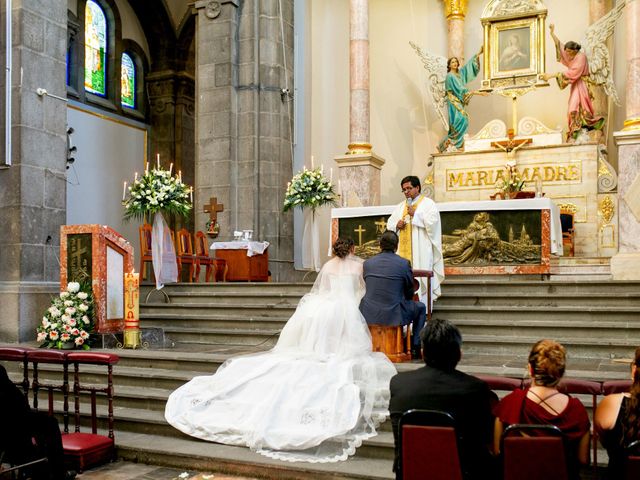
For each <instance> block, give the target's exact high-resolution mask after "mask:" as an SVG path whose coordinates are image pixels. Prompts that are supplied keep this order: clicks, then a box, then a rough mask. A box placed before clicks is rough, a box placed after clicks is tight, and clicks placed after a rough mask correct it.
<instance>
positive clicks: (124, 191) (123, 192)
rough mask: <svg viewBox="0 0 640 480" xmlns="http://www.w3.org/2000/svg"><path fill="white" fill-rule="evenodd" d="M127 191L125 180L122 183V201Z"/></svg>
mask: <svg viewBox="0 0 640 480" xmlns="http://www.w3.org/2000/svg"><path fill="white" fill-rule="evenodd" d="M126 192H127V181H126V180H125V181H124V183H123V184H122V201H123V202H124V197H125V194H126Z"/></svg>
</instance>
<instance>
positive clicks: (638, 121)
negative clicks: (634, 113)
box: [622, 117, 640, 132]
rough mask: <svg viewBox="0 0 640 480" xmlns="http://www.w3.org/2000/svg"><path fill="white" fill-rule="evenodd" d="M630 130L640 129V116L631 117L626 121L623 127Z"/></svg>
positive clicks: (624, 129) (624, 130)
mask: <svg viewBox="0 0 640 480" xmlns="http://www.w3.org/2000/svg"><path fill="white" fill-rule="evenodd" d="M630 130H640V117H637V118H630V119H628V120H625V121H624V127H623V128H622V131H623V132H627V131H630Z"/></svg>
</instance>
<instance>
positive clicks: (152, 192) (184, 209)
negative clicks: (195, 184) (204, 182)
mask: <svg viewBox="0 0 640 480" xmlns="http://www.w3.org/2000/svg"><path fill="white" fill-rule="evenodd" d="M172 168H173V164H171V167H169V170H163V169H162V168H160V162H159V161H158V166H157V167H156V168H152V169H151V170H150V169H149V168H148V167H147V169H146V170H145V172H144V174H143V175H142V176H141V177H140V178H138V173H137V172H136V176H135V177H134V180H133V184H132V185H131V186H130V187H129V196H128V197H127V196H126V193H127V182H125V184H124V187H123V192H122V205H123V206H124V218H125V219H130V218H139V219H144V217H145V215H151V214H154V213H156V212H162V213H168V214H171V215H179V216H186V215H187V214H188V213H189V210H191V208H192V207H193V205H192V203H193V191H192V189H191V187H188V186H187V185H185V184H184V183H182V175H180V174H178V175H176V176H173V175H172V174H171V170H172Z"/></svg>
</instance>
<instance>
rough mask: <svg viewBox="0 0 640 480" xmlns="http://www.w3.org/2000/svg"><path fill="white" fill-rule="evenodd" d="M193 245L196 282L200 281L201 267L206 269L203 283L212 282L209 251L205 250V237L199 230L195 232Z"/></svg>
mask: <svg viewBox="0 0 640 480" xmlns="http://www.w3.org/2000/svg"><path fill="white" fill-rule="evenodd" d="M195 243H196V282H198V281H199V279H200V268H201V267H202V266H203V265H204V266H205V267H206V269H205V275H204V281H205V282H211V281H214V280H215V276H214V270H215V268H214V266H213V259H212V258H211V257H210V256H209V249H208V248H207V237H206V236H205V234H204V232H201V231H200V230H198V231H197V232H196V236H195ZM225 263H226V262H225ZM225 276H226V274H225Z"/></svg>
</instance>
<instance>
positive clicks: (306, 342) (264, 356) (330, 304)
mask: <svg viewBox="0 0 640 480" xmlns="http://www.w3.org/2000/svg"><path fill="white" fill-rule="evenodd" d="M361 272H362V264H361V262H360V261H359V260H358V259H356V258H354V257H351V256H349V257H346V258H344V259H340V258H334V259H332V260H331V261H329V262H328V263H327V264H326V265H325V266H324V267H323V269H322V271H321V272H320V274H319V275H318V279H317V280H316V283H315V284H314V287H313V289H312V290H311V292H310V293H309V294H307V295H305V296H304V297H303V298H302V300H301V301H300V304H299V305H298V308H297V309H296V311H295V313H294V314H293V315H292V316H291V318H290V319H289V321H288V322H287V324H286V326H285V327H284V329H283V330H282V333H281V335H280V339H279V340H278V343H277V345H276V346H275V347H274V348H273V350H271V351H269V352H266V353H260V354H255V355H247V356H241V357H237V358H233V359H230V360H228V361H227V362H225V363H224V364H223V365H222V366H221V367H220V368H219V369H218V371H217V372H216V373H215V375H212V376H201V377H196V378H194V379H193V380H191V381H190V382H188V383H187V384H185V385H183V386H182V387H180V388H179V389H177V390H176V391H175V392H173V393H172V394H171V396H170V397H169V400H168V402H167V407H166V411H165V416H166V418H167V421H168V422H169V423H170V424H171V425H173V426H174V427H175V428H177V429H179V430H181V431H182V432H184V433H186V434H188V435H192V436H194V437H198V438H201V439H203V440H209V441H214V442H219V443H225V444H230V445H244V446H248V447H249V448H251V449H252V450H254V451H256V452H258V453H260V454H262V455H265V456H268V457H271V458H276V459H280V460H285V461H291V462H296V461H306V462H336V461H340V460H346V458H347V457H348V456H349V455H353V454H354V453H355V449H356V448H357V447H358V446H360V445H361V443H362V441H363V440H364V439H366V438H370V437H372V436H374V435H376V428H377V427H378V425H379V424H380V423H381V422H382V421H384V419H385V418H386V415H387V408H388V404H389V380H390V379H391V377H392V376H393V375H394V374H395V373H396V371H395V367H394V366H393V364H392V363H391V362H389V360H388V359H387V358H386V357H385V356H384V355H383V354H381V353H374V352H371V337H370V334H369V330H368V328H367V325H366V322H365V320H364V318H363V317H362V315H361V314H360V311H359V310H358V304H359V301H360V298H361V297H362V295H363V293H364V283H363V281H362V275H361Z"/></svg>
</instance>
